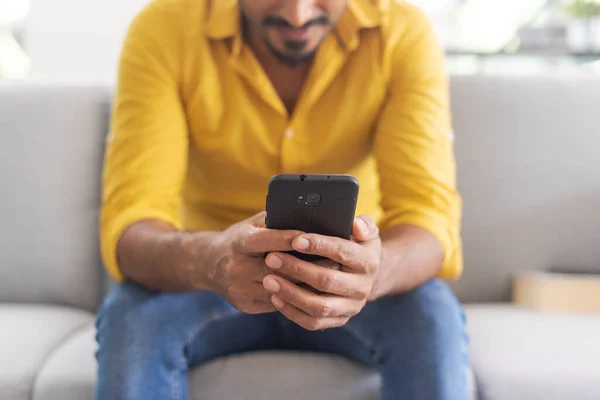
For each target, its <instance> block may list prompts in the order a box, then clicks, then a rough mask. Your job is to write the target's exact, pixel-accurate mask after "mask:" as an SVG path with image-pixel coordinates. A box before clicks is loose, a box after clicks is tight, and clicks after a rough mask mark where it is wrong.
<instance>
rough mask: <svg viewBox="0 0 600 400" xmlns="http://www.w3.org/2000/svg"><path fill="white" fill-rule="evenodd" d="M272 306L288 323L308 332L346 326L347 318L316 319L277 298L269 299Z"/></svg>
mask: <svg viewBox="0 0 600 400" xmlns="http://www.w3.org/2000/svg"><path fill="white" fill-rule="evenodd" d="M271 301H272V302H273V305H274V306H275V307H277V309H278V310H279V311H280V312H281V313H282V314H283V315H285V316H286V317H287V318H288V319H289V320H290V321H293V322H295V323H296V324H298V325H300V326H301V327H303V328H304V329H308V330H309V331H322V330H325V329H331V328H339V327H341V326H344V325H346V323H347V322H348V320H349V318H347V317H329V318H317V317H313V316H311V315H308V314H307V313H305V312H304V311H302V310H300V309H298V308H297V307H294V306H293V305H291V304H289V303H286V302H285V301H283V300H281V299H280V298H279V297H277V296H273V297H272V298H271Z"/></svg>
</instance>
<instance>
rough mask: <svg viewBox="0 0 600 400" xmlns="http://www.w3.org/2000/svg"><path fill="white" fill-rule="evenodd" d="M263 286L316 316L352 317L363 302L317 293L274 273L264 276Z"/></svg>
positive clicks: (287, 301)
mask: <svg viewBox="0 0 600 400" xmlns="http://www.w3.org/2000/svg"><path fill="white" fill-rule="evenodd" d="M264 286H265V289H266V290H268V291H269V292H270V293H272V294H273V295H276V296H277V297H279V298H280V299H281V300H283V301H284V302H286V303H288V304H291V305H293V306H295V307H296V308H298V309H299V310H302V311H304V312H305V313H306V314H308V315H310V316H313V317H317V318H331V317H352V316H354V315H356V314H358V313H359V311H360V310H361V309H362V307H363V304H364V303H363V302H361V301H360V300H356V299H351V298H347V297H340V296H333V295H319V294H316V293H313V292H311V291H309V290H307V289H304V288H302V287H300V286H298V285H295V284H293V283H291V282H289V281H287V280H285V279H283V278H281V277H276V276H275V275H271V276H268V277H267V278H265V281H264Z"/></svg>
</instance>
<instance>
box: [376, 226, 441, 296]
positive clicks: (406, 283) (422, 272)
mask: <svg viewBox="0 0 600 400" xmlns="http://www.w3.org/2000/svg"><path fill="white" fill-rule="evenodd" d="M381 239H382V245H383V248H382V258H381V266H380V269H379V276H378V277H377V280H376V284H375V288H374V296H373V297H375V298H379V297H383V296H387V295H392V294H398V293H405V292H408V291H411V290H413V289H415V288H417V287H419V286H420V285H422V284H423V283H425V282H427V281H429V280H430V279H432V278H434V277H435V276H437V275H438V274H439V273H440V271H441V269H442V264H443V262H444V251H443V249H442V246H441V244H440V243H439V241H438V240H437V239H436V238H435V237H434V236H433V235H432V234H431V233H430V232H428V231H426V230H424V229H422V228H419V227H416V226H412V225H399V226H396V227H394V228H391V229H389V230H388V231H386V232H384V233H383V234H382V235H381Z"/></svg>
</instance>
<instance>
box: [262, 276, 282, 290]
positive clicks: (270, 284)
mask: <svg viewBox="0 0 600 400" xmlns="http://www.w3.org/2000/svg"><path fill="white" fill-rule="evenodd" d="M265 289H267V290H268V291H269V292H271V293H279V290H281V286H279V282H277V281H276V280H275V279H267V281H266V282H265Z"/></svg>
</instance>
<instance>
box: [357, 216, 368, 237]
mask: <svg viewBox="0 0 600 400" xmlns="http://www.w3.org/2000/svg"><path fill="white" fill-rule="evenodd" d="M356 224H357V225H358V229H360V231H361V232H362V233H363V234H365V235H366V234H367V233H369V227H368V226H367V223H366V222H365V221H364V220H363V219H362V218H356Z"/></svg>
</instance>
